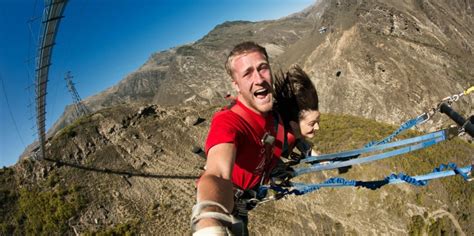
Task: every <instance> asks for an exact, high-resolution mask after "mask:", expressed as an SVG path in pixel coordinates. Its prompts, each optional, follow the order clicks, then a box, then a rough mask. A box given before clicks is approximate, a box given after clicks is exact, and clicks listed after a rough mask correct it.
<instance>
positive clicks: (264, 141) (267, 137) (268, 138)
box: [260, 132, 275, 145]
mask: <svg viewBox="0 0 474 236" xmlns="http://www.w3.org/2000/svg"><path fill="white" fill-rule="evenodd" d="M260 141H261V142H262V145H265V144H267V145H273V143H274V142H275V137H274V136H273V135H271V134H270V133H269V132H266V133H265V134H264V135H263V137H262V139H261V140H260Z"/></svg>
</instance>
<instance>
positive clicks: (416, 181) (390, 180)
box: [261, 163, 472, 196]
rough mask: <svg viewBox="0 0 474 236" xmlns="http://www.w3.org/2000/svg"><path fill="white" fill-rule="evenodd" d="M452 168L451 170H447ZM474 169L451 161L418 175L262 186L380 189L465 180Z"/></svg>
mask: <svg viewBox="0 0 474 236" xmlns="http://www.w3.org/2000/svg"><path fill="white" fill-rule="evenodd" d="M446 169H451V170H446ZM471 171H472V166H465V167H462V168H458V167H457V166H456V164H454V163H449V164H448V165H441V166H440V167H439V168H435V169H434V170H433V172H431V173H428V174H425V175H418V176H413V177H412V176H409V175H406V174H404V173H399V174H391V175H390V176H388V177H386V178H385V179H383V180H378V181H356V180H346V179H344V178H330V179H328V180H326V181H324V182H322V183H319V184H306V183H291V187H292V189H291V190H290V189H288V188H285V187H280V186H262V187H261V188H265V189H267V190H268V189H272V190H274V191H276V192H278V193H279V194H281V195H282V196H283V195H290V194H295V195H303V194H306V193H310V192H313V191H316V190H318V189H320V188H324V187H331V188H334V187H351V186H353V187H365V188H369V189H372V190H375V189H378V188H380V187H382V186H384V185H387V184H400V183H409V184H411V185H414V186H425V185H427V184H428V181H429V180H432V179H438V178H444V177H448V176H453V175H457V174H458V175H461V176H462V177H463V178H464V180H469V178H468V173H470V172H471Z"/></svg>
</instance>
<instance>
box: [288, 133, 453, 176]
mask: <svg viewBox="0 0 474 236" xmlns="http://www.w3.org/2000/svg"><path fill="white" fill-rule="evenodd" d="M444 140H446V134H445V132H443V135H442V136H441V137H438V138H434V139H431V140H428V141H425V142H422V143H418V144H414V145H411V146H407V147H403V148H399V149H396V150H393V151H389V152H385V153H380V154H376V155H372V156H368V157H364V158H357V159H351V160H348V161H337V162H333V163H329V164H321V163H319V164H315V165H312V166H310V167H305V168H298V169H295V172H294V176H299V175H302V174H306V173H311V172H317V171H322V170H331V169H337V168H340V167H346V166H352V165H356V164H363V163H367V162H372V161H377V160H381V159H385V158H389V157H392V156H396V155H401V154H405V153H408V152H412V151H415V150H419V149H423V148H427V147H430V146H432V145H434V144H436V143H439V142H442V141H444Z"/></svg>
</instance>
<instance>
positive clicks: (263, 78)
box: [254, 70, 265, 84]
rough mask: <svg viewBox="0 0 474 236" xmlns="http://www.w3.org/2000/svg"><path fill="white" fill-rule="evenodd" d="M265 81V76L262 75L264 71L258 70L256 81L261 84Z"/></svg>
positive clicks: (255, 76)
mask: <svg viewBox="0 0 474 236" xmlns="http://www.w3.org/2000/svg"><path fill="white" fill-rule="evenodd" d="M263 81H265V77H264V76H263V75H262V73H260V72H259V71H258V70H257V71H255V75H254V82H255V83H256V84H261V83H263Z"/></svg>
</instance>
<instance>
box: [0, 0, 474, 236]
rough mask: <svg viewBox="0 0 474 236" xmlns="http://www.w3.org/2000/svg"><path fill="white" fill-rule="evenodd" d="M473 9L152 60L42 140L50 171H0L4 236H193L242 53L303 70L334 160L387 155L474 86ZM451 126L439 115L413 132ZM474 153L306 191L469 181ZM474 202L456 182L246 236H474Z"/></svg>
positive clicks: (465, 105)
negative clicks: (198, 182) (198, 188)
mask: <svg viewBox="0 0 474 236" xmlns="http://www.w3.org/2000/svg"><path fill="white" fill-rule="evenodd" d="M473 9H474V2H473V1H472V0H471V1H469V0H467V1H465V0H464V1H463V0H454V1H442V0H403V1H389V2H386V1H378V0H367V1H355V0H353V1H337V0H335V1H330V0H321V1H318V2H316V3H315V4H314V5H313V6H311V7H309V8H307V9H305V10H303V11H301V12H298V13H295V14H292V15H290V16H287V17H284V18H281V19H278V20H272V21H261V22H248V21H233V22H224V23H222V24H220V25H218V26H216V27H215V28H214V29H213V30H211V31H210V32H209V33H208V34H207V35H206V36H204V37H203V38H202V39H200V40H198V41H196V42H193V43H190V44H187V45H182V46H177V47H175V48H171V49H169V50H166V51H162V52H157V53H154V54H152V55H151V56H150V58H149V59H148V61H146V62H145V63H144V65H142V66H141V67H140V68H139V69H138V70H137V71H135V72H133V73H131V74H130V75H128V76H127V77H126V78H124V79H123V80H122V81H121V82H120V83H119V84H117V85H115V86H113V87H111V88H109V89H107V90H105V91H103V92H101V93H99V94H97V95H95V96H92V97H89V98H87V99H85V100H84V103H85V105H86V106H87V107H88V108H89V109H90V110H92V111H93V112H92V113H91V114H90V115H88V116H86V117H82V118H79V119H78V118H77V117H74V115H73V112H72V107H67V108H66V110H65V112H64V115H63V116H62V117H61V118H60V119H59V120H58V121H57V122H56V124H55V125H54V127H53V128H51V129H50V131H49V132H48V136H49V139H48V143H47V157H48V158H50V160H49V161H35V160H34V158H32V154H31V152H30V151H26V152H25V154H24V156H25V158H23V159H22V160H21V161H20V162H19V163H17V164H16V165H15V166H13V167H11V168H3V169H1V170H0V183H1V185H0V187H1V189H0V212H1V214H0V232H1V233H0V234H2V235H3V234H21V235H23V234H41V233H49V234H51V232H56V233H57V234H86V235H89V234H90V235H94V234H125V233H127V232H128V233H137V234H147V235H150V234H152V235H153V234H154V235H156V234H160V235H161V234H173V235H175V234H178V235H182V234H186V233H189V216H190V211H191V207H192V205H193V204H194V202H195V200H194V198H195V190H194V179H195V178H196V177H197V176H198V175H199V173H200V172H201V171H202V167H203V166H204V159H202V158H201V157H200V156H202V155H203V153H202V151H201V150H200V149H199V147H202V146H203V143H204V139H205V137H206V134H207V130H208V126H209V120H210V119H211V117H212V114H213V113H214V112H215V111H217V110H218V109H219V108H220V107H222V106H223V105H224V104H223V103H224V102H225V101H224V99H223V97H224V96H225V95H226V94H228V93H232V88H231V84H230V82H229V77H228V76H227V75H226V73H225V70H224V60H225V58H226V55H227V54H228V52H229V50H230V49H231V48H232V46H233V45H235V44H237V43H239V42H241V41H244V40H253V41H256V42H258V43H260V44H262V45H263V46H265V47H266V48H267V50H268V51H269V53H270V56H271V61H270V62H271V64H272V66H273V70H274V72H275V71H278V70H279V69H282V70H285V69H286V68H287V67H288V66H289V65H291V64H293V63H299V64H300V65H302V66H303V68H304V69H305V70H306V71H307V72H308V73H309V75H310V76H311V78H312V80H313V82H314V83H315V84H316V87H317V90H318V93H319V98H320V100H321V101H320V107H321V111H322V112H323V115H322V121H321V127H322V129H321V131H320V132H319V133H318V134H317V135H316V138H315V140H313V141H314V142H315V144H316V146H317V147H318V149H320V151H321V152H323V153H330V152H336V151H342V150H348V149H354V148H358V147H362V146H363V145H364V144H365V143H367V142H369V141H370V140H377V139H380V138H382V137H384V136H386V135H388V134H390V133H391V132H392V131H394V130H395V129H396V127H395V126H393V125H394V124H401V123H402V122H403V121H406V120H408V119H409V118H413V117H416V116H417V115H419V114H421V113H423V112H425V111H428V109H430V108H432V107H435V106H436V104H437V103H438V102H440V101H441V100H442V99H443V98H445V97H446V96H449V95H453V94H459V93H460V92H462V91H463V90H465V89H466V88H468V87H469V86H472V85H474V79H473V75H474V68H473V67H472V66H471V65H472V64H473V62H474V57H473V47H474V44H473V42H474V40H473V39H474V34H473V30H472V25H474V24H473V23H474V17H473ZM473 104H474V98H473V96H464V97H462V98H461V99H460V100H459V101H457V102H456V103H455V104H454V105H453V106H454V108H455V109H456V110H457V111H459V112H460V113H461V114H463V115H464V116H468V115H472V114H473V113H474V112H473V111H474V105H473ZM376 121H377V122H376ZM379 122H383V124H382V123H379ZM451 123H452V122H451V121H450V120H449V119H446V118H445V117H444V116H443V115H442V114H435V116H434V117H433V118H432V119H431V120H430V121H428V122H427V123H425V124H424V125H422V126H420V127H418V129H420V130H436V129H439V128H440V127H446V126H448V125H449V124H451ZM390 124H392V125H390ZM416 135H419V133H417V132H414V131H410V132H409V133H408V134H407V135H406V136H403V137H412V136H416ZM464 137H465V136H464ZM472 153H474V146H473V144H472V140H469V139H467V138H465V139H464V140H463V139H460V138H454V139H452V140H450V141H448V142H446V143H444V144H440V145H436V146H435V147H432V148H429V149H427V150H424V151H419V152H414V153H412V154H410V155H403V156H401V157H397V158H394V159H393V160H389V161H382V162H377V163H375V164H371V165H362V166H355V167H353V168H352V169H350V170H349V172H347V173H344V174H342V175H340V174H339V173H337V171H324V172H320V173H317V174H315V175H308V176H302V177H301V179H298V180H302V181H307V182H321V181H323V180H325V179H327V178H329V177H333V176H342V177H345V178H348V179H363V180H375V179H380V178H383V177H385V176H387V175H389V174H390V173H391V172H402V171H403V172H406V173H408V174H411V175H416V174H423V173H426V172H430V171H432V168H434V167H437V166H439V165H440V164H442V163H447V162H450V161H453V162H456V163H457V164H459V165H468V164H470V163H471V161H472V157H473V156H472ZM473 192H474V188H473V186H472V185H470V184H468V183H466V182H463V181H462V180H461V178H459V177H458V176H456V177H450V178H446V179H443V180H436V181H433V182H432V183H431V184H430V185H429V186H427V187H423V188H415V187H412V186H410V185H396V186H386V187H383V188H381V189H379V190H376V191H372V190H368V189H357V188H346V189H322V190H319V191H318V192H316V193H312V194H308V195H305V196H301V197H289V198H287V199H282V200H279V201H276V202H270V203H267V204H263V205H262V206H260V207H258V208H257V209H256V210H255V211H253V212H252V213H251V215H250V218H251V221H252V223H251V225H250V229H251V231H252V232H255V233H256V234H271V235H288V234H315V232H317V233H320V234H336V235H344V234H354V235H367V234H396V235H406V234H412V235H422V234H430V235H431V234H460V235H463V234H467V235H472V234H473V231H472V229H473V228H474V227H473V226H474V225H472V222H474V221H473V220H472V217H473V216H472V214H473V212H474V209H473V206H474V204H472V199H473V198H472V194H473Z"/></svg>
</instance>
